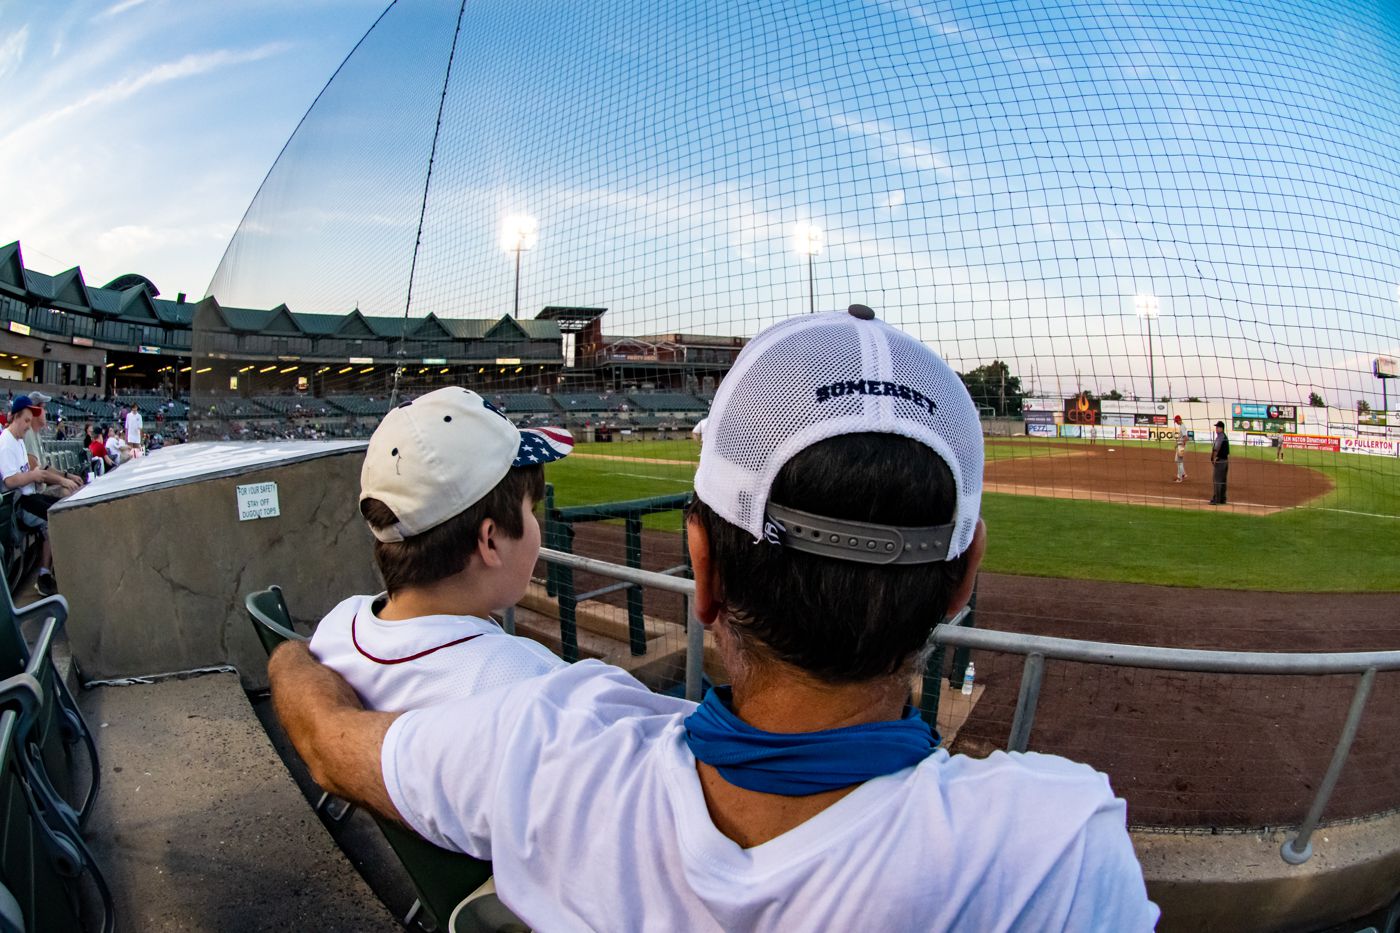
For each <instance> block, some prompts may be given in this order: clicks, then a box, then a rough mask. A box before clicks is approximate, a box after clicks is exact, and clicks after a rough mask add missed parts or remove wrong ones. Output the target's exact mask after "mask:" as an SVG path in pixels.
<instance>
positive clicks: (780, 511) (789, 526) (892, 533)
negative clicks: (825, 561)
mask: <svg viewBox="0 0 1400 933" xmlns="http://www.w3.org/2000/svg"><path fill="white" fill-rule="evenodd" d="M768 524H769V525H771V526H774V528H775V529H776V531H777V532H778V543H779V544H781V545H782V546H783V547H790V548H792V549H793V550H794V551H804V552H806V553H808V554H818V555H821V556H822V557H831V558H835V559H836V560H849V561H855V562H857V563H861V564H932V563H936V562H938V561H942V560H947V559H948V546H949V544H950V542H951V541H952V540H953V529H954V528H955V527H956V525H955V524H947V525H934V526H931V527H925V528H900V527H896V526H894V525H876V524H873V523H868V522H848V521H842V520H840V519H836V518H827V517H825V516H823V515H813V514H812V513H811V512H802V511H799V510H797V509H789V508H786V507H785V506H781V505H774V504H772V503H769V505H768Z"/></svg>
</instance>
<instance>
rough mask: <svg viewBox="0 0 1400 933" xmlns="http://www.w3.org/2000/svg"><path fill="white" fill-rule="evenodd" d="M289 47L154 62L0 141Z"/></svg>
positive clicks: (273, 44)
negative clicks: (169, 84) (140, 70)
mask: <svg viewBox="0 0 1400 933" xmlns="http://www.w3.org/2000/svg"><path fill="white" fill-rule="evenodd" d="M289 48H291V44H290V43H287V42H269V43H266V44H264V45H260V46H257V47H256V48H251V49H218V50H216V51H213V52H202V53H197V54H190V55H186V56H184V57H183V58H180V59H177V60H176V61H173V62H166V63H164V64H160V65H155V66H154V67H151V68H148V69H146V70H145V71H142V72H140V73H138V74H135V75H132V76H130V77H126V78H121V79H119V80H117V81H113V82H112V83H110V84H107V85H105V86H103V87H100V88H97V89H96V90H94V91H90V92H89V93H87V94H86V95H84V96H83V97H80V98H79V99H77V100H75V101H73V102H71V103H69V104H65V105H63V106H61V107H56V108H54V109H53V110H50V111H48V112H47V113H44V114H42V115H41V116H39V117H36V118H35V119H33V120H31V121H29V122H28V123H26V124H23V125H21V126H19V127H17V128H15V129H13V130H11V131H10V132H9V133H7V134H6V135H5V136H4V137H3V139H0V143H9V142H11V141H13V140H14V139H16V138H17V137H21V136H24V135H27V134H30V133H33V132H35V131H37V130H40V129H43V128H44V127H46V126H50V125H52V124H54V123H57V122H59V121H61V120H65V119H67V118H68V117H71V116H72V115H73V114H75V113H79V112H81V111H83V110H86V109H88V108H89V107H93V106H96V105H99V104H111V103H116V102H118V101H123V100H126V99H127V98H129V97H133V96H135V95H137V94H139V93H141V92H142V91H144V90H146V89H147V88H151V87H156V86H158V85H162V84H168V83H170V82H172V81H179V80H182V79H185V78H192V77H195V76H198V75H202V74H207V73H208V72H211V71H217V70H218V69H220V68H227V67H229V66H231V65H242V64H246V63H248V62H256V61H261V60H263V59H265V58H270V57H272V56H274V55H278V54H280V53H282V52H285V51H286V50H287V49H289Z"/></svg>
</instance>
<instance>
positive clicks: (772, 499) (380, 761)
mask: <svg viewBox="0 0 1400 933" xmlns="http://www.w3.org/2000/svg"><path fill="white" fill-rule="evenodd" d="M873 318H874V313H873V312H872V311H871V310H870V309H869V308H866V307H864V306H860V305H856V306H852V308H851V313H850V314H824V315H804V316H802V317H800V318H796V319H793V320H789V321H786V322H784V323H781V324H778V325H776V326H775V327H772V328H770V329H768V330H766V331H764V332H762V333H760V334H759V335H758V336H756V337H754V338H753V340H752V341H751V342H750V343H749V344H748V346H747V347H746V348H745V349H744V350H743V351H742V352H741V354H740V356H739V360H738V362H737V363H736V365H735V367H734V370H733V371H732V372H731V374H730V376H729V377H728V379H726V381H725V383H724V384H723V385H722V386H721V387H720V390H719V393H718V395H717V396H716V398H715V403H714V406H713V409H712V413H711V415H710V421H709V432H708V434H707V440H706V443H705V445H704V447H703V448H702V449H701V454H700V466H699V470H698V471H697V473H696V478H695V491H696V501H695V504H694V506H693V508H692V511H691V514H690V516H689V517H688V521H687V541H688V544H689V547H690V553H691V560H692V564H693V566H694V572H695V603H694V611H695V615H696V617H697V618H698V619H699V620H700V622H701V623H702V624H704V625H705V626H706V628H708V629H709V630H710V631H711V632H712V633H713V635H714V644H715V647H716V649H717V650H718V652H719V654H720V656H721V657H722V658H723V660H724V662H725V666H726V668H727V670H728V671H729V673H730V675H731V676H732V677H733V687H732V689H720V690H714V691H711V692H709V693H708V694H707V695H706V697H705V700H704V702H703V703H702V704H700V706H699V707H698V708H697V707H696V706H695V705H694V704H692V703H687V702H686V701H684V700H680V699H675V698H672V697H668V696H664V695H660V694H654V693H652V692H651V691H649V690H648V689H647V688H646V687H644V686H643V685H642V684H641V683H640V682H639V681H637V680H636V679H634V678H633V677H631V676H630V675H629V674H627V673H625V672H623V671H621V670H619V669H617V668H614V667H610V666H609V665H606V664H602V663H600V662H597V661H583V662H580V663H578V664H573V665H570V666H568V667H564V668H560V669H559V670H556V671H553V672H551V673H548V674H545V675H543V676H540V677H536V678H532V679H530V680H526V681H521V682H519V683H516V684H514V685H511V686H507V687H502V688H499V689H496V690H492V691H490V692H487V693H482V694H478V695H476V696H473V697H469V698H467V699H463V700H457V701H453V702H450V703H445V704H442V705H439V706H435V707H430V708H427V709H421V710H415V711H411V712H408V713H403V714H397V715H396V714H388V713H376V712H366V711H363V710H361V709H360V708H359V707H360V704H359V703H358V701H357V699H356V695H355V693H354V691H352V690H351V689H349V688H348V687H347V686H346V685H345V683H344V682H343V681H342V680H341V679H340V678H339V677H338V676H337V675H336V674H335V673H334V672H333V671H331V670H330V669H329V668H326V667H324V666H322V665H319V664H317V663H316V662H315V660H314V659H313V658H312V657H311V655H310V654H308V653H307V651H306V649H305V647H304V646H302V645H298V644H290V643H289V644H286V645H283V646H282V647H280V648H279V649H278V650H277V651H276V653H274V655H273V657H272V659H271V665H270V667H271V679H272V686H273V700H274V702H275V705H276V709H277V714H278V716H279V717H280V718H281V720H282V722H283V724H284V725H286V726H287V731H288V733H289V735H290V736H291V737H292V739H293V741H294V743H295V745H296V747H297V748H298V750H299V751H300V752H301V753H302V755H303V757H304V758H305V759H306V760H307V762H308V763H309V765H310V767H311V773H312V775H313V777H314V778H315V780H316V781H317V782H319V783H320V784H321V785H322V786H323V787H325V788H326V789H327V790H329V791H330V792H332V793H334V794H338V795H341V796H343V797H347V798H349V799H352V800H356V801H359V802H361V803H363V804H365V805H368V806H371V807H373V808H375V809H376V810H378V811H379V812H382V813H385V814H387V815H389V816H391V817H396V818H398V819H401V820H403V821H404V822H405V823H406V824H407V825H409V826H411V827H413V828H414V829H415V830H416V831H418V832H419V833H421V834H423V835H425V836H426V837H427V838H429V839H431V840H432V841H434V842H436V843H437V844H439V845H443V846H447V847H449V848H454V849H460V850H462V851H464V852H467V853H469V854H472V855H475V856H477V857H481V858H488V857H489V858H490V859H491V860H492V863H493V867H494V871H495V880H496V888H497V892H498V894H499V895H500V897H501V899H502V900H503V901H504V902H505V904H506V905H507V906H509V907H510V908H512V909H513V910H514V911H516V913H518V914H519V915H520V916H521V918H522V919H523V920H524V921H525V922H526V923H527V924H528V925H529V926H530V927H532V928H533V929H545V930H553V929H597V930H617V929H642V928H647V929H716V930H718V929H724V930H757V929H761V930H788V929H797V928H803V929H811V928H823V929H869V930H940V929H948V928H953V927H956V928H958V929H966V930H985V929H1008V928H1011V927H1020V926H1022V925H1025V926H1032V927H1035V928H1043V929H1055V930H1059V929H1074V930H1082V929H1096V930H1114V931H1127V930H1131V931H1138V930H1147V929H1151V927H1152V926H1153V924H1154V922H1155V920H1156V917H1157V910H1156V908H1155V907H1154V906H1153V905H1152V904H1151V902H1150V901H1148V899H1147V893H1146V889H1145V886H1144V884H1143V880H1142V872H1141V868H1140V867H1139V866H1138V864H1137V861H1136V858H1135V857H1134V854H1133V849H1132V843H1131V841H1130V840H1129V837H1128V833H1127V831H1126V828H1125V826H1124V819H1125V808H1124V805H1123V802H1122V801H1121V800H1117V799H1115V798H1114V796H1113V793H1112V791H1111V789H1110V788H1109V785H1108V781H1107V779H1106V778H1105V777H1104V776H1103V775H1102V774H1099V773H1097V772H1095V771H1093V770H1092V769H1090V768H1088V767H1086V766H1084V765H1079V764H1074V763H1072V762H1069V761H1066V760H1064V759H1061V758H1057V757H1053V756H1048V755H1038V754H1019V753H1016V754H1004V753H1000V752H997V753H994V754H992V755H991V756H989V757H987V758H985V759H980V760H979V759H970V758H966V757H963V756H953V757H950V756H949V755H948V754H947V753H946V752H944V751H941V750H936V748H937V744H938V740H937V738H936V737H935V736H934V734H933V733H932V730H931V729H930V728H929V727H928V726H927V725H926V724H925V723H924V722H923V720H922V719H921V718H920V717H919V716H918V714H917V713H915V712H913V711H911V710H910V709H909V707H908V705H907V704H908V702H909V694H910V683H911V679H912V677H913V676H914V674H915V672H916V671H917V670H919V669H920V661H921V658H922V652H923V650H924V648H925V646H926V644H927V642H928V636H929V630H930V628H931V627H932V625H933V624H934V623H935V622H937V621H938V620H940V619H943V618H946V617H948V616H950V615H952V614H953V613H955V612H957V611H958V610H959V609H960V608H961V607H962V606H964V605H965V604H966V603H967V601H968V598H969V596H970V595H971V592H972V588H973V583H974V579H975V575H976V572H977V568H978V565H979V562H980V561H981V557H982V554H983V551H984V548H985V542H986V529H985V527H984V526H983V524H982V522H981V521H980V519H979V517H978V515H979V510H980V509H979V507H980V502H981V480H982V463H983V454H982V435H981V428H980V424H979V421H978V416H977V410H976V408H975V407H974V406H973V404H972V400H971V398H970V397H969V396H968V393H967V390H966V389H965V388H963V386H962V383H961V382H960V381H959V379H958V376H957V374H956V373H954V372H953V371H952V369H951V368H950V367H948V365H947V364H946V363H944V362H943V360H941V359H939V358H938V357H937V356H936V355H934V353H933V352H932V351H931V350H929V349H928V347H927V346H926V345H925V344H923V343H922V342H920V341H918V340H915V339H914V338H912V337H910V336H909V335H906V334H903V333H902V332H900V331H897V330H895V329H894V328H891V327H888V326H886V325H884V324H882V323H880V322H878V321H875V320H873ZM814 348H819V349H814ZM736 376H737V377H738V378H737V379H736ZM828 536H830V537H831V538H837V539H839V541H838V543H837V544H835V545H833V544H831V543H830V542H829V539H828ZM850 539H854V540H856V542H857V547H855V548H854V549H852V548H849V547H846V546H843V545H844V544H845V542H847V541H848V540H850ZM872 558H873V559H872ZM602 788H606V791H605V792H600V789H602Z"/></svg>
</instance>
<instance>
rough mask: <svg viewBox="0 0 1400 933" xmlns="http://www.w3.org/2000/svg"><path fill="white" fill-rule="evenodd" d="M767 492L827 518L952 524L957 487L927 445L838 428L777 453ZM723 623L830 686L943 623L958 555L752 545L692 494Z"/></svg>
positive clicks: (891, 663) (759, 650)
mask: <svg viewBox="0 0 1400 933" xmlns="http://www.w3.org/2000/svg"><path fill="white" fill-rule="evenodd" d="M769 499H770V501H772V502H774V503H776V504H778V505H783V506H786V507H788V508H791V509H799V510H801V511H804V512H812V513H814V514H817V515H823V516H826V517H828V518H835V519H844V520H847V521H858V522H874V523H878V524H883V525H900V526H906V527H909V526H927V525H944V524H947V523H948V522H950V521H952V518H953V511H954V507H955V505H956V504H957V487H956V485H955V484H954V481H953V475H952V471H951V470H949V468H948V464H947V463H945V462H944V461H943V459H942V458H941V457H939V456H938V455H937V454H936V453H934V452H933V451H932V450H931V449H930V448H928V447H926V446H924V445H923V444H921V443H919V442H918V441H915V440H912V439H910V438H907V437H903V436H900V435H896V434H846V435H842V436H839V437H833V438H829V439H827V440H824V441H819V442H818V443H816V444H813V445H812V446H811V447H808V448H807V449H806V450H804V451H802V452H801V453H799V454H798V455H797V456H795V457H793V458H792V459H791V460H789V461H788V462H787V464H786V465H785V466H784V467H783V468H782V470H781V471H779V473H778V476H777V478H776V479H775V480H774V481H773V488H772V491H771V492H770V494H769ZM691 514H692V515H694V516H695V517H696V518H698V519H699V521H700V523H701V524H702V525H703V526H704V528H705V531H706V533H707V534H708V537H709V541H710V560H711V562H712V564H713V568H714V572H715V573H716V574H717V578H718V583H719V587H720V589H721V594H720V598H721V601H722V602H723V604H724V608H725V610H726V611H727V613H728V615H729V623H730V626H731V628H732V629H733V631H734V632H735V634H737V635H738V636H739V638H740V640H741V642H742V643H743V647H744V650H745V651H748V652H751V653H754V654H756V655H757V656H759V657H769V658H772V659H775V660H778V661H783V662H785V663H787V664H791V665H793V666H794V667H797V668H800V669H802V670H804V671H806V672H808V673H809V674H812V675H813V676H815V677H818V678H820V679H821V680H824V681H827V682H830V683H850V682H854V681H860V680H868V679H870V678H873V677H879V676H883V675H888V674H893V673H895V672H897V671H899V670H901V669H902V668H903V667H904V666H905V665H907V664H908V662H909V660H910V659H911V658H912V657H913V656H914V655H915V654H916V653H917V652H919V651H920V650H921V649H922V648H923V647H924V644H925V643H926V641H927V639H928V634H929V631H930V630H931V629H932V628H933V626H935V625H936V624H938V623H939V622H941V621H943V617H944V615H945V614H946V613H947V611H948V604H949V601H950V600H951V599H952V595H953V591H954V590H955V589H956V588H957V586H958V584H959V583H960V582H961V581H962V579H963V575H964V574H965V572H966V569H967V556H966V554H963V555H960V556H959V557H957V558H955V559H953V560H950V561H944V562H941V563H933V564H916V565H901V566H878V565H871V564H859V563H853V562H850V561H842V560H836V559H835V558H830V557H822V556H819V555H816V554H809V553H803V552H800V551H794V550H791V549H787V548H783V547H781V546H778V545H774V544H769V543H768V542H766V541H759V542H755V541H754V540H753V537H752V536H751V535H750V534H749V533H748V532H747V531H744V530H743V529H741V528H738V527H736V526H735V525H732V524H730V523H729V522H727V521H725V520H724V519H722V518H720V517H719V515H717V514H716V513H715V512H714V510H712V509H711V508H710V507H709V506H708V505H706V504H705V503H704V502H702V501H700V500H699V499H696V500H695V501H694V502H693V503H692V505H691Z"/></svg>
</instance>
